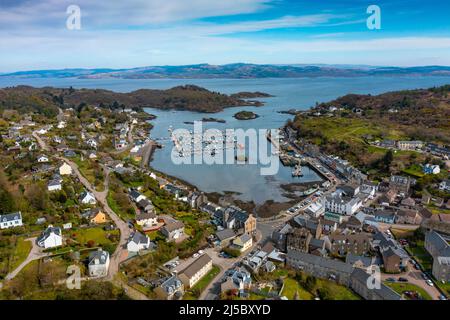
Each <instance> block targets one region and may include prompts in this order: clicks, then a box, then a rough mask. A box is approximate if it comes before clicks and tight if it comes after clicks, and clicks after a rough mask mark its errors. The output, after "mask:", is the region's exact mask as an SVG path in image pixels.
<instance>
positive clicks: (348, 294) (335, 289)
mask: <svg viewBox="0 0 450 320" xmlns="http://www.w3.org/2000/svg"><path fill="white" fill-rule="evenodd" d="M320 288H325V289H327V290H328V291H329V292H330V297H331V300H360V299H361V298H360V297H359V296H358V295H356V294H355V293H354V292H353V291H351V290H350V289H348V288H347V287H344V286H341V285H339V284H337V283H335V282H333V281H329V280H324V279H317V287H316V289H317V290H318V289H320Z"/></svg>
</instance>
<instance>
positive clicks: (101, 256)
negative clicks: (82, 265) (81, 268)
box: [89, 250, 109, 265]
mask: <svg viewBox="0 0 450 320" xmlns="http://www.w3.org/2000/svg"><path fill="white" fill-rule="evenodd" d="M108 257H109V253H108V251H102V250H98V251H94V252H91V253H90V254H89V265H94V264H95V260H96V259H98V261H99V265H101V264H105V263H106V260H108Z"/></svg>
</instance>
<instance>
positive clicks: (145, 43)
mask: <svg viewBox="0 0 450 320" xmlns="http://www.w3.org/2000/svg"><path fill="white" fill-rule="evenodd" d="M70 5H76V6H78V8H79V9H80V13H81V18H80V20H79V21H80V28H79V29H73V28H72V29H69V28H67V20H68V19H69V18H72V16H71V14H70V12H69V13H67V9H68V7H69V6H70ZM370 5H376V6H378V7H379V8H380V21H381V29H374V30H371V29H369V28H368V27H367V19H368V18H369V17H370V16H371V14H370V13H367V8H368V7H369V6H370ZM73 21H76V19H75V20H72V19H69V22H73ZM72 25H73V24H72ZM236 62H245V63H258V64H319V63H323V64H352V65H355V64H356V65H360V64H364V65H378V66H423V65H446V66H450V1H447V0H441V1H437V0H427V1H423V0H392V1H386V0H371V1H363V0H320V1H318V0H189V1H188V0H127V1H122V0H0V72H13V71H20V70H41V69H63V68H130V67H140V66H155V65H186V64H198V63H210V64H227V63H236Z"/></svg>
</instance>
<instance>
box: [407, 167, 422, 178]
mask: <svg viewBox="0 0 450 320" xmlns="http://www.w3.org/2000/svg"><path fill="white" fill-rule="evenodd" d="M403 172H404V173H406V174H409V175H410V176H413V177H416V178H422V177H423V176H424V175H425V174H424V173H423V171H422V168H421V167H420V166H419V165H417V164H414V165H412V166H410V167H409V168H406V169H403Z"/></svg>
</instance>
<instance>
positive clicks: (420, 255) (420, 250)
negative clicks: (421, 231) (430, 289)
mask: <svg viewBox="0 0 450 320" xmlns="http://www.w3.org/2000/svg"><path fill="white" fill-rule="evenodd" d="M416 244H417V245H416V246H414V247H412V246H408V247H406V251H408V252H409V254H410V255H412V256H414V258H416V260H417V262H419V263H420V264H421V266H422V268H423V269H424V270H431V268H432V265H433V258H432V257H431V255H430V254H429V253H428V252H427V251H426V250H425V247H424V241H423V240H419V241H417V242H416Z"/></svg>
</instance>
